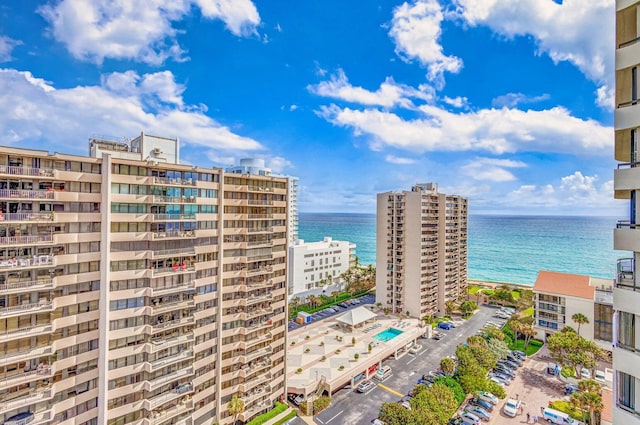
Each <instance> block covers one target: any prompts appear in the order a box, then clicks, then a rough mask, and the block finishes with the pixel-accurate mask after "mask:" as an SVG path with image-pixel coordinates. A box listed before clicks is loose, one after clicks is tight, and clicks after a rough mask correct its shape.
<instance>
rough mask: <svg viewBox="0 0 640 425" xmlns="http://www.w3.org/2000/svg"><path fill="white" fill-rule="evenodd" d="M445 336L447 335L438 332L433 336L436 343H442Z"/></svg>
mask: <svg viewBox="0 0 640 425" xmlns="http://www.w3.org/2000/svg"><path fill="white" fill-rule="evenodd" d="M444 336H445V334H443V333H442V332H438V333H436V334H434V335H433V339H435V340H436V341H440V340H441V339H442V338H444Z"/></svg>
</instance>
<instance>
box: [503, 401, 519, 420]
mask: <svg viewBox="0 0 640 425" xmlns="http://www.w3.org/2000/svg"><path fill="white" fill-rule="evenodd" d="M519 408H520V400H514V399H512V398H510V399H507V401H505V403H504V406H502V411H503V412H504V414H505V415H507V416H511V417H512V418H514V417H515V416H516V415H517V414H518V409H519Z"/></svg>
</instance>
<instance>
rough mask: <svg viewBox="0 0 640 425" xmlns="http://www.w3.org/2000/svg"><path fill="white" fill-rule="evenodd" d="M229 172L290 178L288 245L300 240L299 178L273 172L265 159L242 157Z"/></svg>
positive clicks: (288, 187)
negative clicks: (266, 165)
mask: <svg viewBox="0 0 640 425" xmlns="http://www.w3.org/2000/svg"><path fill="white" fill-rule="evenodd" d="M225 171H226V172H227V173H234V174H251V175H256V176H266V177H269V176H270V177H281V178H286V179H288V180H289V184H288V185H287V203H288V205H287V214H288V219H287V235H288V236H287V238H288V246H292V245H294V244H295V243H296V241H297V240H298V178H297V177H294V176H285V175H279V174H273V173H272V172H271V169H270V168H267V167H265V163H264V159H259V158H242V159H241V160H240V164H239V165H234V166H233V167H228V168H226V169H225Z"/></svg>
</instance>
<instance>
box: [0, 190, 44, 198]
mask: <svg viewBox="0 0 640 425" xmlns="http://www.w3.org/2000/svg"><path fill="white" fill-rule="evenodd" d="M53 197H54V192H53V191H48V190H16V189H0V198H26V199H53Z"/></svg>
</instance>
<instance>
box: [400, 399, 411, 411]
mask: <svg viewBox="0 0 640 425" xmlns="http://www.w3.org/2000/svg"><path fill="white" fill-rule="evenodd" d="M398 403H399V404H400V406H402V407H404V408H405V409H407V410H411V404H409V402H408V401H402V400H400V401H399V402H398Z"/></svg>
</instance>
